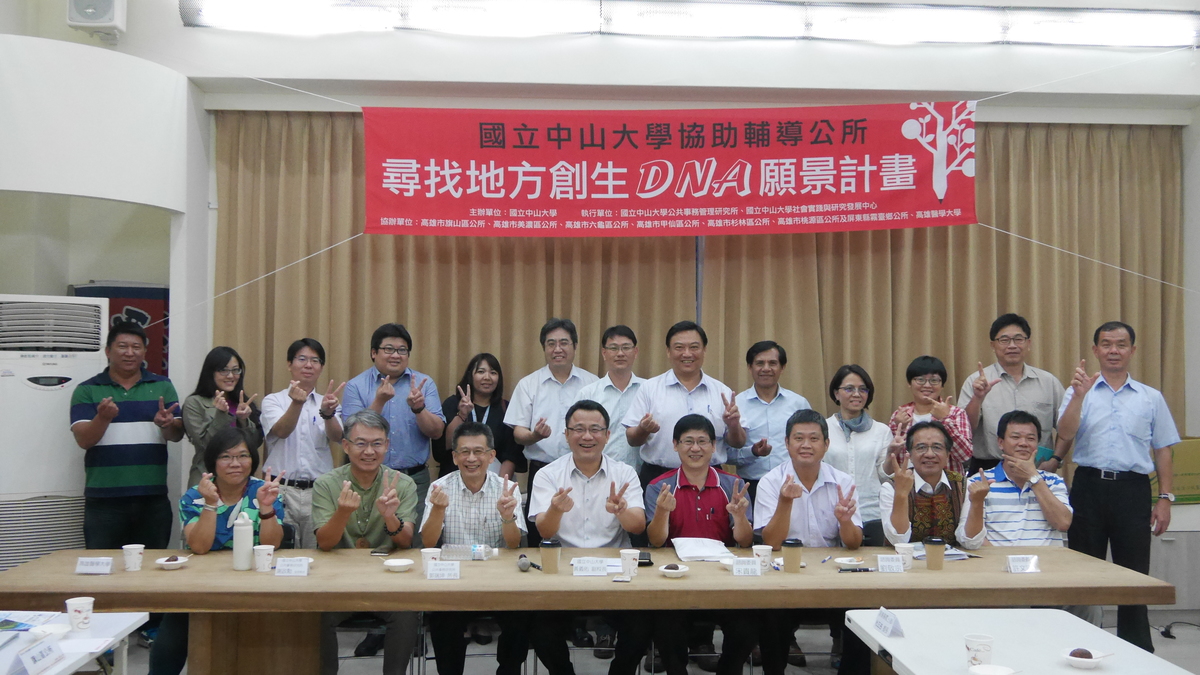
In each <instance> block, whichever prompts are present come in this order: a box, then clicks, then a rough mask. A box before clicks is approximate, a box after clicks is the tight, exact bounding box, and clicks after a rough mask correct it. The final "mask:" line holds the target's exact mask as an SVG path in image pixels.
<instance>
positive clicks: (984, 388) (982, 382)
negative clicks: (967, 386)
mask: <svg viewBox="0 0 1200 675" xmlns="http://www.w3.org/2000/svg"><path fill="white" fill-rule="evenodd" d="M999 383H1000V380H999V379H995V380H989V379H987V375H984V374H983V363H982V362H979V377H977V378H975V381H974V382H972V383H971V397H972V398H974V399H976V400H979V401H982V400H983V399H984V397H986V396H987V395H988V392H989V391H991V390H992V387H994V386H996V385H997V384H999Z"/></svg>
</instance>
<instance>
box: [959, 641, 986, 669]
mask: <svg viewBox="0 0 1200 675" xmlns="http://www.w3.org/2000/svg"><path fill="white" fill-rule="evenodd" d="M963 639H964V640H966V642H967V667H968V668H970V667H971V666H979V665H983V664H985V663H991V662H992V636H991V635H983V634H982V633H967V634H966V635H964V636H963Z"/></svg>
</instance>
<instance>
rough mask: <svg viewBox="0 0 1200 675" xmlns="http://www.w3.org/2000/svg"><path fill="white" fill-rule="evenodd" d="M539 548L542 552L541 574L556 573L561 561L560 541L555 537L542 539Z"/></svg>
mask: <svg viewBox="0 0 1200 675" xmlns="http://www.w3.org/2000/svg"><path fill="white" fill-rule="evenodd" d="M539 548H541V551H540V553H541V554H542V574H558V568H559V563H561V562H562V543H560V542H559V541H558V540H557V539H543V540H542V544H541V546H540V547H539Z"/></svg>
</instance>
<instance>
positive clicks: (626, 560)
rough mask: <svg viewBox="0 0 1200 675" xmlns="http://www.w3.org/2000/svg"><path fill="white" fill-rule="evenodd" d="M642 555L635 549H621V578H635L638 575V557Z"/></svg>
mask: <svg viewBox="0 0 1200 675" xmlns="http://www.w3.org/2000/svg"><path fill="white" fill-rule="evenodd" d="M641 554H642V552H641V551H639V550H637V549H636V548H623V549H621V576H626V577H636V576H637V573H638V569H637V568H638V556H640V555H641Z"/></svg>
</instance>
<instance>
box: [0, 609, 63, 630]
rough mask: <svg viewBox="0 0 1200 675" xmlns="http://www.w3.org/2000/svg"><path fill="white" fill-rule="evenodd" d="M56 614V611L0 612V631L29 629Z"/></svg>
mask: <svg viewBox="0 0 1200 675" xmlns="http://www.w3.org/2000/svg"><path fill="white" fill-rule="evenodd" d="M57 615H58V612H0V631H5V630H29V629H30V628H33V627H34V626H40V625H42V624H44V623H46V622H47V621H49V620H50V619H53V618H54V617H55V616H57Z"/></svg>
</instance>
